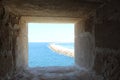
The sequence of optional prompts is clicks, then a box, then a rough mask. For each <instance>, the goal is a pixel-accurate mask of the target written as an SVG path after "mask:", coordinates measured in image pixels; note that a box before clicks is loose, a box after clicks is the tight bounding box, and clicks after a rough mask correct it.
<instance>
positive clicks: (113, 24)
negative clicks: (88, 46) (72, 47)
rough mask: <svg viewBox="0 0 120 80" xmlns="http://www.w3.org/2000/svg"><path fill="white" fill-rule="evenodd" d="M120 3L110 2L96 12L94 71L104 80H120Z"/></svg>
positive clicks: (117, 1)
mask: <svg viewBox="0 0 120 80" xmlns="http://www.w3.org/2000/svg"><path fill="white" fill-rule="evenodd" d="M119 3H120V1H119V0H114V1H113V0H109V1H106V2H105V3H104V5H102V6H101V7H100V8H98V9H97V10H96V21H95V43H96V44H95V45H96V57H95V66H94V69H95V72H96V74H98V75H101V76H102V78H103V80H120V44H119V43H120V37H119V36H120V9H119V7H120V5H119Z"/></svg>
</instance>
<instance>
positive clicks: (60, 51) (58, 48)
mask: <svg viewBox="0 0 120 80" xmlns="http://www.w3.org/2000/svg"><path fill="white" fill-rule="evenodd" d="M49 48H50V49H51V50H53V51H55V52H57V53H58V54H62V55H66V56H69V57H74V50H73V49H69V48H65V47H62V46H60V45H56V44H54V43H51V44H50V45H49Z"/></svg>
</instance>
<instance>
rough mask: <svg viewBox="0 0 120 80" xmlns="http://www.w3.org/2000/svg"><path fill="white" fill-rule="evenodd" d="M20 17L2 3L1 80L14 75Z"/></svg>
mask: <svg viewBox="0 0 120 80" xmlns="http://www.w3.org/2000/svg"><path fill="white" fill-rule="evenodd" d="M18 22H19V17H18V16H16V15H14V14H12V13H10V12H8V11H7V9H6V8H5V7H4V6H3V5H2V4H1V3H0V80H2V79H1V78H2V77H4V76H8V78H9V76H10V75H12V71H13V70H15V63H16V57H15V55H16V47H17V46H16V38H17V35H18V34H19V30H18V29H16V28H15V25H17V24H19V23H18Z"/></svg>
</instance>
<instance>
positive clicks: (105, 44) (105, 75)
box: [0, 0, 120, 80]
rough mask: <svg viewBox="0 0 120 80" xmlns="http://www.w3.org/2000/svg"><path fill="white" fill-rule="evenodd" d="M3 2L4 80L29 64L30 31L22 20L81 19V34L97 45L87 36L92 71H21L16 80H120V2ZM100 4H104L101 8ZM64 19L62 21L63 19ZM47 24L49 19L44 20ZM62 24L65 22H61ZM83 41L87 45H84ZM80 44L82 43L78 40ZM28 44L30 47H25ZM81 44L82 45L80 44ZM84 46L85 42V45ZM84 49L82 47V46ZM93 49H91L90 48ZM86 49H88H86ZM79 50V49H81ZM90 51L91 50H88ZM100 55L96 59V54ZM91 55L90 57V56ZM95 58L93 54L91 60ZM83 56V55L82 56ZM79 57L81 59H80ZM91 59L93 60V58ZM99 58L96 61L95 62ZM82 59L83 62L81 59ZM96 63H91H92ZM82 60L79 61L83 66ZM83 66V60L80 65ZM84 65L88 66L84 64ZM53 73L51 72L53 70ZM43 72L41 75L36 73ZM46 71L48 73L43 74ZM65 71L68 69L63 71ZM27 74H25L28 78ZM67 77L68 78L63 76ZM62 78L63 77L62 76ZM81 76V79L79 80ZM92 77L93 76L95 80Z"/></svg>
mask: <svg viewBox="0 0 120 80" xmlns="http://www.w3.org/2000/svg"><path fill="white" fill-rule="evenodd" d="M2 1H3V2H1V0H0V80H9V79H10V76H11V75H13V74H14V72H15V70H16V68H18V67H19V68H20V69H21V67H22V66H25V65H26V64H27V54H24V53H26V52H27V51H26V50H25V49H27V35H26V33H27V27H25V26H26V22H24V20H22V21H21V22H20V23H19V19H20V17H19V16H17V15H20V16H23V17H24V16H30V17H32V16H33V17H38V16H39V17H52V18H54V17H63V18H64V17H65V18H66V17H67V18H74V19H75V18H77V19H75V21H76V20H78V22H79V19H78V18H81V20H80V21H83V23H84V24H82V23H79V25H80V27H82V28H80V27H79V28H80V29H79V30H78V29H77V30H78V34H80V33H81V32H82V33H89V34H90V35H92V36H93V38H92V39H93V40H94V39H95V41H94V42H93V43H95V47H96V48H94V47H93V46H94V45H91V43H90V40H91V39H90V38H88V36H87V37H86V36H85V35H83V37H86V38H84V39H85V41H86V42H85V44H86V45H89V46H86V45H84V44H83V45H82V46H83V47H82V46H81V49H84V48H86V49H84V50H83V52H82V53H84V54H83V56H84V59H83V60H84V62H85V65H87V64H86V63H88V65H92V64H93V62H94V66H93V69H92V70H91V71H87V72H85V71H83V73H82V72H80V73H79V72H77V73H76V72H74V71H72V74H71V72H68V73H66V72H67V71H66V70H65V72H61V71H60V69H59V70H58V71H55V72H54V70H53V71H52V72H49V71H48V72H46V71H45V70H44V69H43V68H42V69H40V68H39V69H40V70H39V69H36V70H35V69H33V70H32V71H31V70H25V71H18V72H17V73H16V74H14V76H12V80H19V79H20V80H27V79H28V80H30V79H32V80H40V79H41V80H54V79H55V80H68V79H69V80H91V79H92V80H120V51H119V50H120V44H119V43H120V42H119V41H120V37H119V35H120V27H119V26H120V9H119V7H120V1H119V0H57V1H56V0H51V1H49V0H34V1H33V0H2ZM99 2H102V4H100V6H99V7H96V6H97V5H99ZM16 14H17V15H16ZM63 18H62V19H63ZM44 20H45V19H44ZM60 20H61V19H60ZM84 39H83V41H84ZM76 40H79V39H76ZM24 43H26V44H25V45H24ZM78 43H79V42H78ZM81 43H82V42H81ZM80 45H81V44H80ZM90 45H91V46H90ZM85 46H86V47H85ZM77 48H78V50H79V47H77ZM87 48H88V49H89V50H87ZM92 48H94V51H95V50H96V55H95V56H94V51H93V53H92V52H89V51H91V50H90V49H92ZM89 53H90V54H89ZM91 54H93V55H92V56H91ZM79 56H80V55H79ZM79 56H77V57H79ZM90 56H91V57H90ZM93 57H95V60H94V59H93ZM88 58H89V59H88ZM81 59H82V58H81ZM90 59H91V60H92V61H89V60H90ZM79 60H80V59H78V58H77V61H78V62H79ZM80 62H82V60H81V61H80ZM83 65H84V64H83ZM50 70H51V69H50ZM36 71H40V73H39V72H38V73H36ZM42 71H43V72H44V73H45V74H43V73H42ZM63 71H64V69H63ZM24 72H25V74H24ZM92 72H95V73H94V75H93V73H92ZM61 73H62V74H63V73H65V75H62V74H61ZM61 75H62V76H61ZM76 75H77V76H76ZM90 76H93V77H94V79H93V78H91V77H90Z"/></svg>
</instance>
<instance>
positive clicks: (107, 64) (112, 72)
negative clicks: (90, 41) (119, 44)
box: [94, 48, 120, 80]
mask: <svg viewBox="0 0 120 80" xmlns="http://www.w3.org/2000/svg"><path fill="white" fill-rule="evenodd" d="M94 70H95V71H96V74H97V75H100V76H101V77H102V78H103V80H119V79H120V50H114V49H109V48H96V58H95V66H94Z"/></svg>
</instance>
